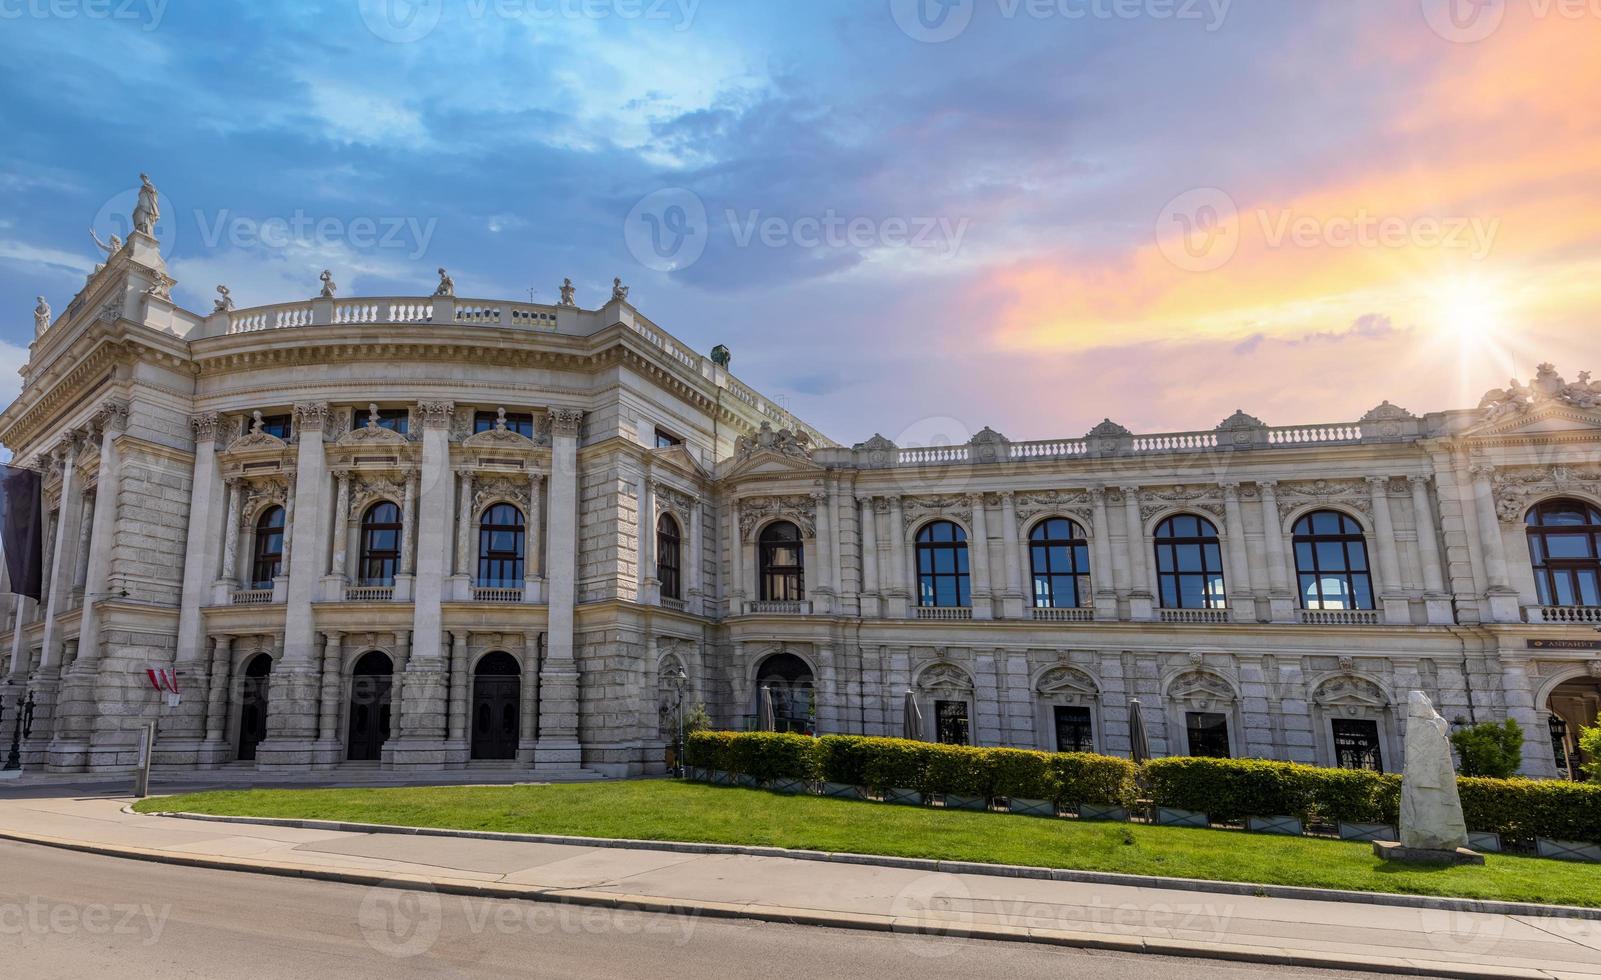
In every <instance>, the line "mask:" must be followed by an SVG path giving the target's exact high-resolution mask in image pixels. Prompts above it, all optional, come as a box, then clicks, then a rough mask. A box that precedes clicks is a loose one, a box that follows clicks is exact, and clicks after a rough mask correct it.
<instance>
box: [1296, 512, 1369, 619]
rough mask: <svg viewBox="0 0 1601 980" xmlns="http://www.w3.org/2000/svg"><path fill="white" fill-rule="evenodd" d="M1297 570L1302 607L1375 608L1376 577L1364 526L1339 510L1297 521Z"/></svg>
mask: <svg viewBox="0 0 1601 980" xmlns="http://www.w3.org/2000/svg"><path fill="white" fill-rule="evenodd" d="M1294 544H1295V572H1296V575H1297V576H1298V578H1299V581H1300V586H1301V608H1302V609H1372V608H1374V606H1373V577H1372V575H1371V574H1370V573H1369V571H1368V546H1367V541H1366V539H1364V538H1363V537H1362V526H1361V525H1360V524H1358V523H1357V522H1356V521H1354V520H1352V519H1351V518H1349V517H1347V516H1346V515H1344V514H1341V513H1339V512H1338V511H1332V510H1320V511H1317V512H1316V513H1312V514H1308V515H1306V516H1305V517H1303V518H1301V519H1300V520H1298V521H1296V522H1295V538H1294Z"/></svg>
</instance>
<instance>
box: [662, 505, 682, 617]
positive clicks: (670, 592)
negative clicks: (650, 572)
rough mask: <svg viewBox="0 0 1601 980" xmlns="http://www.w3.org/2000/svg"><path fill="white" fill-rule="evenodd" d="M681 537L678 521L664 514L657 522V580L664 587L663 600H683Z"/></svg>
mask: <svg viewBox="0 0 1601 980" xmlns="http://www.w3.org/2000/svg"><path fill="white" fill-rule="evenodd" d="M680 544H681V537H680V535H679V533H678V521H676V520H674V519H673V515H671V514H663V515H662V516H661V520H659V521H657V522H656V579H657V581H659V582H661V585H662V598H664V599H682V598H683V597H684V596H683V594H682V592H683V580H682V576H680V574H679V569H680V567H681V563H680V558H679V555H680Z"/></svg>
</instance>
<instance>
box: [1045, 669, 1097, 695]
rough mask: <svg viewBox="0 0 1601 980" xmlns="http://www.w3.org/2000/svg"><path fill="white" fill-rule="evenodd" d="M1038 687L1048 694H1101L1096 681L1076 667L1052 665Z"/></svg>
mask: <svg viewBox="0 0 1601 980" xmlns="http://www.w3.org/2000/svg"><path fill="white" fill-rule="evenodd" d="M1037 687H1038V690H1039V692H1040V693H1041V694H1044V695H1047V696H1058V697H1060V696H1071V697H1081V698H1093V697H1098V696H1099V695H1100V691H1099V689H1098V688H1097V687H1096V686H1095V681H1094V680H1093V679H1091V677H1090V676H1089V675H1088V674H1086V673H1084V672H1083V671H1082V670H1079V669H1077V668H1075V667H1052V668H1051V669H1050V670H1048V671H1046V672H1045V674H1044V675H1043V676H1042V677H1041V678H1040V681H1039V684H1038V686H1037Z"/></svg>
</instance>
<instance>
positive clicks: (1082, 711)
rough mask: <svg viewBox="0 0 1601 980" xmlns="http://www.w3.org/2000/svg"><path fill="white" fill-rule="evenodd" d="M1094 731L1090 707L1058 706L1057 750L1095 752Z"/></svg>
mask: <svg viewBox="0 0 1601 980" xmlns="http://www.w3.org/2000/svg"><path fill="white" fill-rule="evenodd" d="M1093 736H1094V733H1093V732H1092V731H1091V730H1090V709H1088V708H1070V707H1067V706H1065V705H1057V706H1056V751H1058V752H1094V751H1095V739H1094V737H1093Z"/></svg>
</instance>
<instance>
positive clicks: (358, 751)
mask: <svg viewBox="0 0 1601 980" xmlns="http://www.w3.org/2000/svg"><path fill="white" fill-rule="evenodd" d="M394 673H395V666H394V664H393V663H392V662H391V661H390V659H389V658H388V657H387V656H385V655H384V654H382V653H379V652H378V651H377V650H373V651H370V652H368V653H364V654H362V656H361V659H360V660H358V661H356V666H355V669H354V670H352V671H351V673H350V742H349V748H348V750H347V752H346V756H345V757H346V758H348V759H349V760H350V761H351V762H374V761H377V760H378V759H380V758H382V757H383V749H384V742H385V741H387V740H388V738H389V709H390V702H389V697H390V692H391V689H392V686H393V683H394Z"/></svg>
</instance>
